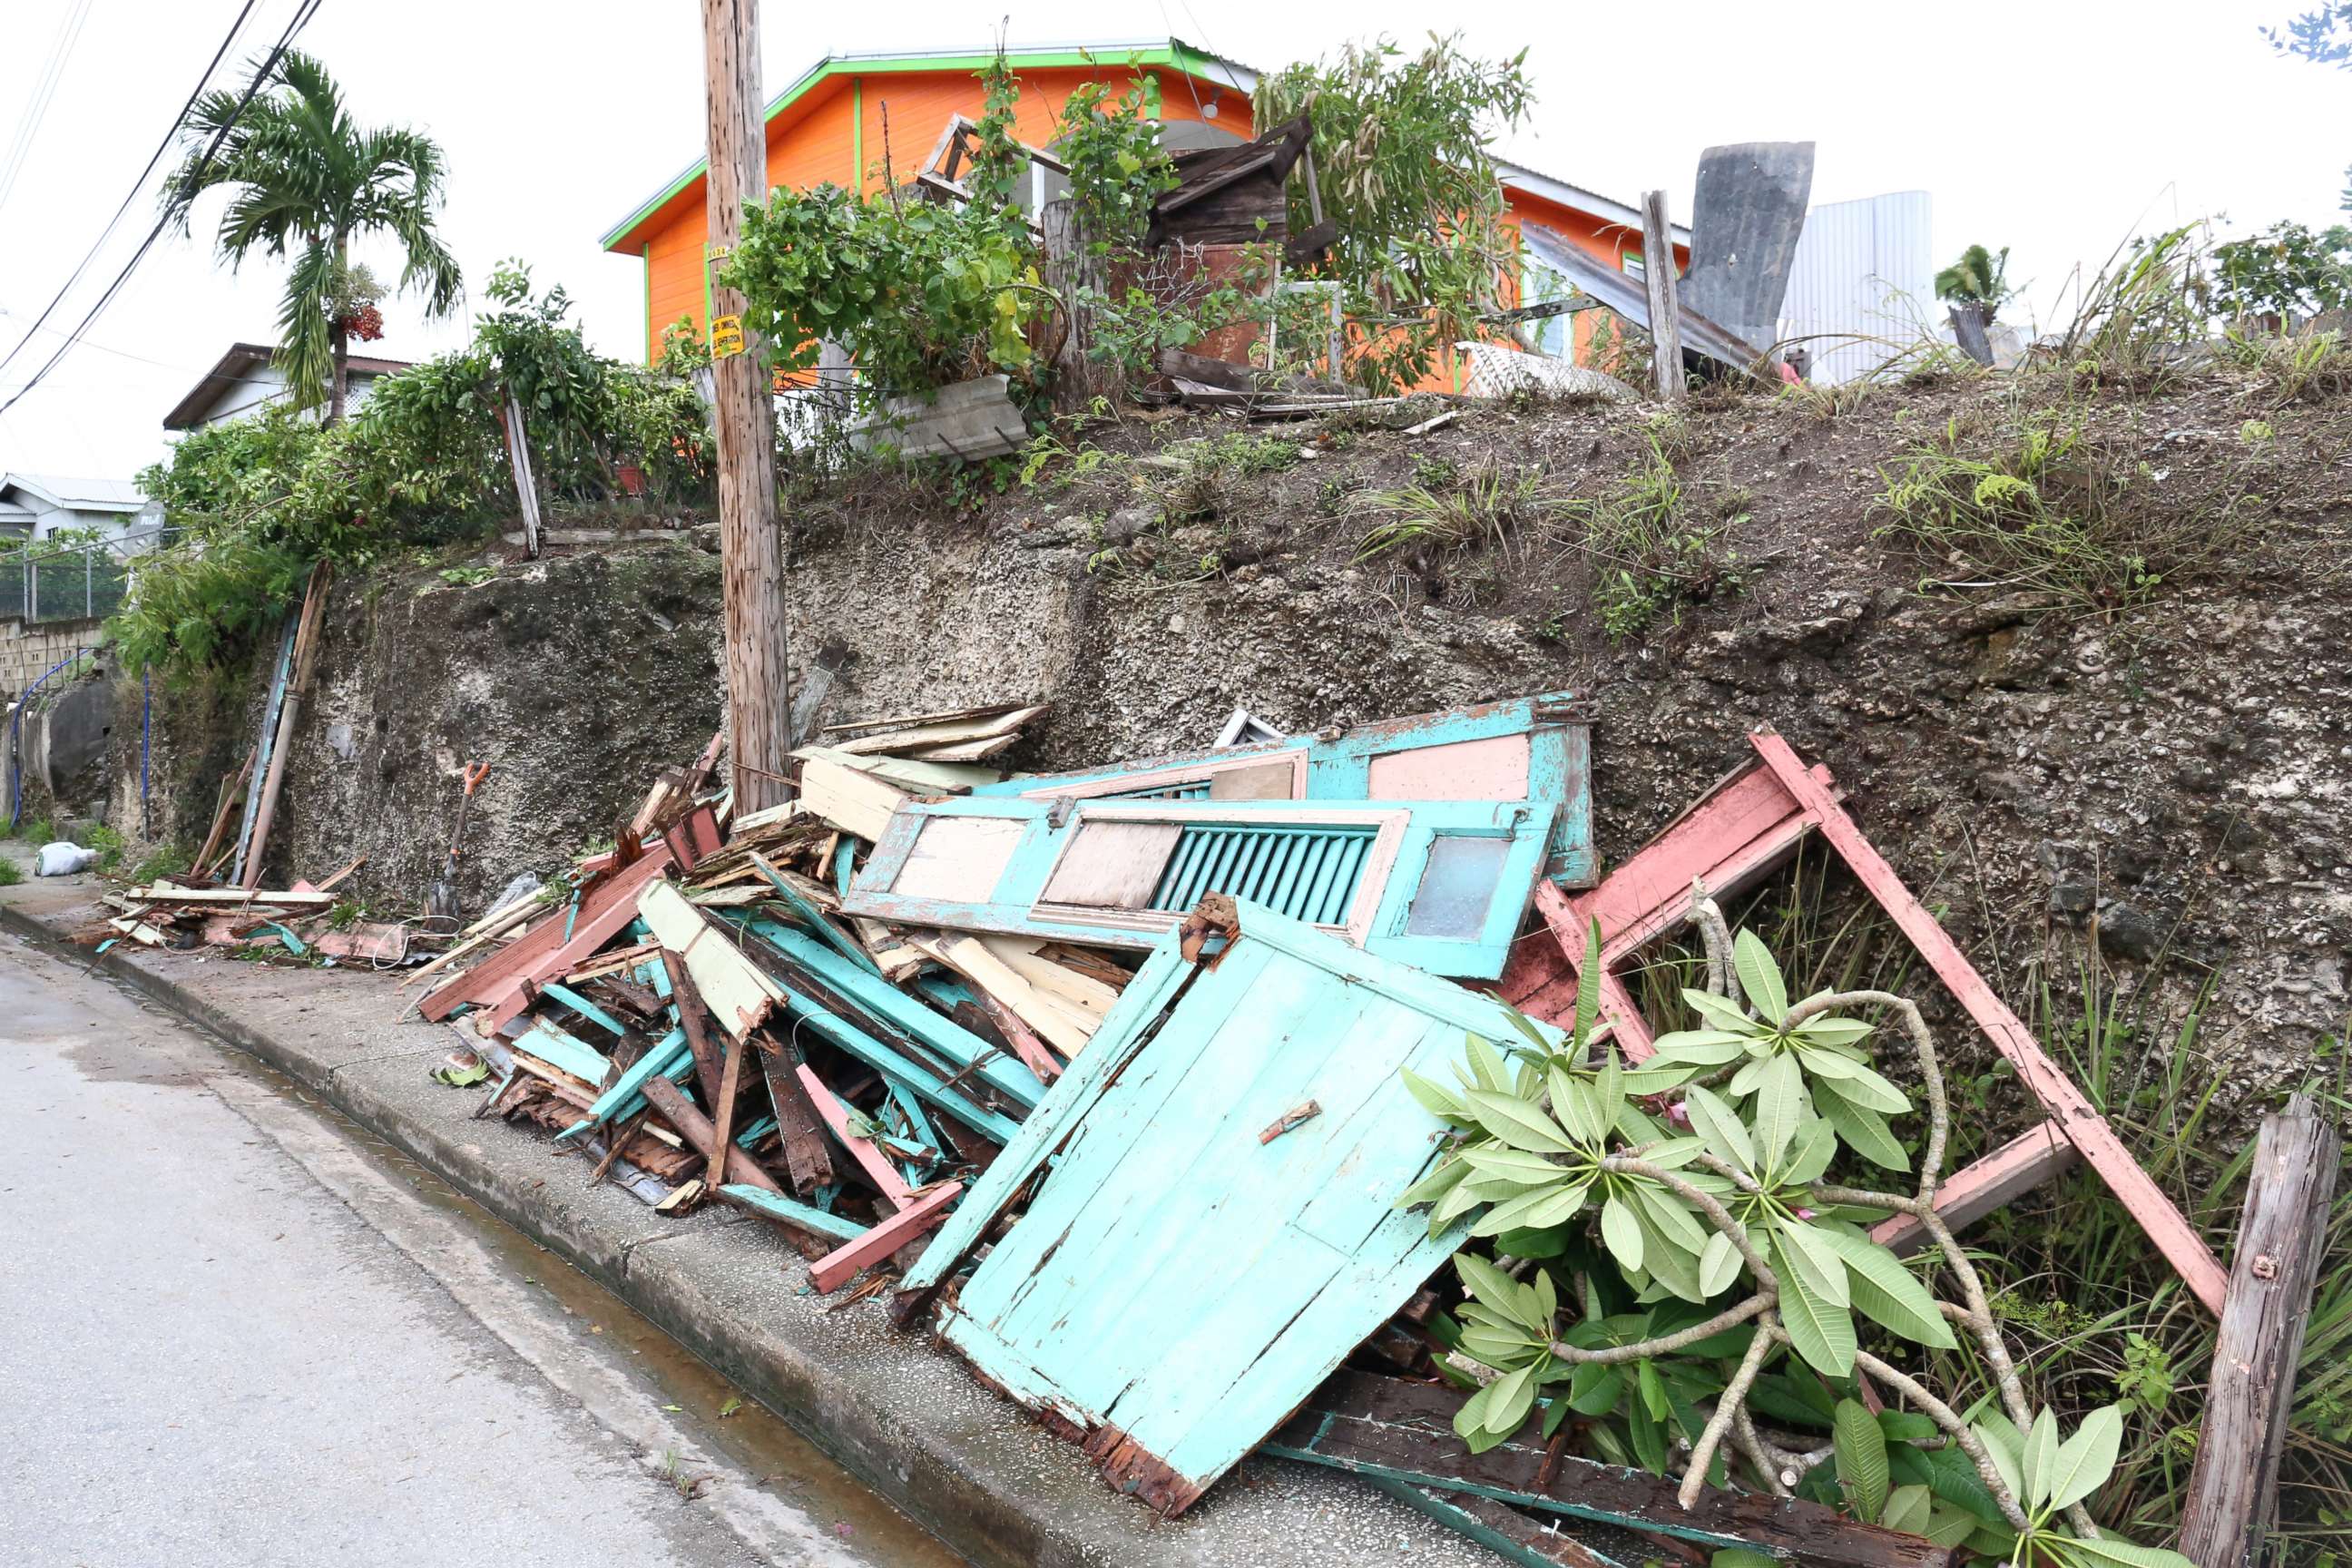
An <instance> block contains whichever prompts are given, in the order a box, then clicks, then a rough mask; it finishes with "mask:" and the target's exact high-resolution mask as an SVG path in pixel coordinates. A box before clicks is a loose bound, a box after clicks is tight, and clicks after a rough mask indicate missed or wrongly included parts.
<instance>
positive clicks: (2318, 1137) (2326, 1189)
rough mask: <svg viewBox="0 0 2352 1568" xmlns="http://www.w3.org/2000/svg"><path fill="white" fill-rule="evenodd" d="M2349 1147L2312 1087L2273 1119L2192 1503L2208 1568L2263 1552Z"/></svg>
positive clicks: (2262, 1140)
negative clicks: (2342, 1148)
mask: <svg viewBox="0 0 2352 1568" xmlns="http://www.w3.org/2000/svg"><path fill="white" fill-rule="evenodd" d="M2338 1156H2339V1142H2338V1140H2337V1138H2336V1130H2335V1128H2333V1127H2332V1126H2330V1125H2329V1124H2328V1123H2327V1122H2326V1121H2323V1120H2322V1119H2321V1118H2320V1117H2318V1116H2317V1115H2316V1114H2315V1113H2314V1110H2313V1107H2312V1102H2311V1097H2310V1096H2308V1095H2305V1094H2296V1095H2293V1096H2290V1097H2289V1098H2288V1100H2287V1102H2286V1105H2285V1108H2284V1110H2275V1111H2273V1112H2272V1113H2271V1114H2270V1115H2268V1116H2265V1117H2264V1118H2263V1125H2262V1131H2260V1132H2259V1133H2258V1134H2257V1135H2256V1137H2255V1140H2254V1163H2253V1167H2252V1172H2251V1173H2250V1175H2249V1179H2248V1181H2247V1184H2246V1203H2245V1210H2244V1213H2243V1215H2242V1218H2241V1219H2240V1221H2239V1225H2238V1241H2237V1247H2236V1251H2235V1256H2234V1257H2233V1258H2232V1259H2231V1269H2230V1289H2229V1295H2228V1297H2227V1298H2226V1299H2225V1300H2224V1301H2223V1304H2222V1309H2221V1331H2220V1333H2219V1335H2218V1336H2217V1337H2216V1339H2215V1342H2214V1345H2213V1375H2212V1378H2211V1380H2210V1383H2209V1384H2208V1385H2207V1386H2208V1389H2209V1393H2208V1394H2207V1398H2206V1405H2205V1424H2204V1428H2203V1432H2202V1435H2201V1436H2200V1437H2199V1438H2198V1442H2197V1467H2196V1468H2195V1470H2194V1471H2193V1472H2191V1474H2190V1476H2189V1501H2188V1504H2187V1506H2186V1507H2185V1508H2183V1509H2182V1510H2181V1520H2182V1523H2181V1528H2180V1550H2181V1552H2182V1553H2183V1554H2184V1555H2185V1556H2187V1557H2188V1558H2189V1561H2191V1562H2192V1563H2196V1564H2197V1565H2198V1568H2251V1565H2252V1564H2253V1563H2257V1562H2260V1561H2261V1560H2262V1551H2263V1533H2264V1531H2265V1530H2266V1529H2267V1528H2268V1526H2269V1524H2270V1521H2271V1520H2272V1518H2273V1515H2274V1514H2275V1513H2276V1511H2277V1507H2278V1502H2277V1491H2278V1474H2279V1452H2280V1449H2281V1447H2282V1446H2283V1445H2284V1442H2285V1441H2286V1429H2287V1421H2288V1417H2289V1415H2290V1414H2291V1413H2292V1412H2293V1410H2294V1375H2295V1370H2296V1367H2297V1365H2298V1363H2300V1362H2301V1361H2302V1359H2303V1338H2304V1331H2305V1327H2306V1326H2307V1323H2308V1321H2309V1318H2310V1314H2311V1292H2312V1288H2313V1286H2314V1284H2315V1282H2316V1280H2317V1279H2318V1275H2319V1263H2320V1258H2321V1256H2322V1254H2324V1253H2325V1252H2326V1247H2327V1220H2328V1214H2329V1209H2330V1205H2331V1204H2332V1202H2333V1200H2334V1198H2335V1195H2336V1168H2337V1163H2338Z"/></svg>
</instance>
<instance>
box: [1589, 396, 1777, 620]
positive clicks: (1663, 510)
mask: <svg viewBox="0 0 2352 1568" xmlns="http://www.w3.org/2000/svg"><path fill="white" fill-rule="evenodd" d="M1643 440H1644V443H1645V449H1644V451H1643V456H1642V459H1641V461H1640V462H1639V463H1638V464H1636V465H1635V467H1634V468H1633V472H1632V473H1631V474H1630V475H1628V476H1627V477H1626V478H1625V479H1623V480H1622V481H1621V482H1619V483H1618V484H1617V485H1615V486H1613V487H1612V489H1609V490H1608V491H1606V492H1605V493H1603V494H1602V495H1601V496H1600V497H1598V498H1597V499H1590V500H1581V501H1578V502H1575V503H1572V504H1571V505H1570V509H1569V510H1571V511H1573V512H1574V513H1575V514H1576V515H1578V516H1580V517H1581V518H1582V520H1583V521H1584V525H1585V540H1584V542H1585V550H1586V552H1587V553H1588V554H1589V555H1590V556H1591V559H1592V570H1593V576H1592V605H1593V608H1594V609H1595V610H1596V611H1597V612H1599V614H1600V616H1601V630H1602V631H1603V632H1605V633H1606V634H1607V635H1608V637H1610V638H1611V639H1612V641H1618V640H1622V639H1623V638H1626V637H1635V636H1638V635H1640V634H1641V633H1642V632H1644V631H1646V630H1648V629H1649V627H1650V626H1652V624H1654V622H1656V621H1657V620H1658V619H1659V618H1660V617H1661V616H1664V617H1668V618H1672V617H1675V616H1678V615H1679V614H1680V612H1681V608H1682V606H1683V605H1685V604H1703V603H1705V602H1706V601H1707V600H1709V599H1711V598H1713V597H1714V596H1715V595H1716V594H1717V593H1718V592H1721V593H1727V594H1736V593H1738V591H1739V590H1740V589H1741V588H1742V587H1743V586H1744V585H1745V584H1746V583H1747V580H1748V568H1747V566H1746V565H1745V564H1744V563H1742V561H1741V559H1740V556H1739V552H1738V550H1737V549H1736V548H1734V547H1733V545H1732V543H1731V531H1732V530H1733V529H1734V528H1736V527H1737V526H1738V525H1739V524H1740V523H1742V522H1744V521H1747V511H1746V501H1747V497H1746V495H1745V494H1744V493H1743V492H1741V491H1739V490H1737V489H1725V488H1722V487H1708V486H1706V485H1702V484H1697V483H1694V482H1693V481H1691V480H1689V479H1685V478H1684V476H1683V474H1682V472H1681V470H1680V469H1678V468H1676V467H1675V460H1676V458H1677V456H1678V455H1681V454H1682V453H1684V452H1685V451H1686V450H1687V447H1688V443H1689V434H1688V428H1687V426H1685V425H1683V424H1682V423H1681V422H1679V421H1674V420H1668V421H1661V422H1654V423H1653V424H1652V425H1651V426H1649V427H1648V428H1647V429H1646V430H1644V431H1643Z"/></svg>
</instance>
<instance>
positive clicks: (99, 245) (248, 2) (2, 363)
mask: <svg viewBox="0 0 2352 1568" xmlns="http://www.w3.org/2000/svg"><path fill="white" fill-rule="evenodd" d="M255 4H256V0H245V7H244V9H243V10H240V11H239V12H237V14H236V21H235V22H234V23H232V24H231V25H230V26H229V30H228V36H227V37H224V38H223V39H221V42H220V47H219V48H217V49H215V50H214V51H213V58H212V61H211V63H210V64H208V65H206V66H205V72H204V75H202V76H200V77H198V78H197V79H196V85H195V86H194V88H192V89H189V92H188V101H187V102H185V103H184V104H182V105H180V112H179V113H177V114H175V115H173V117H172V126H171V129H170V130H168V131H166V132H164V133H163V141H162V142H159V143H158V144H157V145H156V148H155V151H154V153H152V155H151V156H150V157H149V158H148V160H147V166H146V167H145V168H143V169H142V170H140V171H139V178H138V179H136V180H134V181H132V182H131V189H130V191H129V192H128V193H127V194H126V195H124V196H123V198H122V205H121V206H118V207H116V208H115V209H114V216H112V217H110V218H108V219H107V220H106V227H105V228H104V229H102V230H100V233H99V237H98V239H97V241H96V243H94V244H92V245H91V246H90V247H89V251H88V252H87V253H86V254H84V256H83V257H82V258H81V259H80V260H79V262H76V263H75V264H74V269H73V271H72V273H71V274H70V275H68V277H67V279H66V280H65V283H64V285H63V286H62V287H61V288H59V289H58V291H57V293H56V295H55V296H54V297H53V298H52V299H51V300H49V302H48V303H47V305H45V306H43V307H42V308H41V313H40V315H39V316H38V317H37V318H36V319H35V320H34V321H33V324H32V325H31V326H30V327H28V328H26V331H25V335H24V336H23V337H22V338H19V339H18V340H17V341H16V347H15V348H13V349H10V350H9V351H8V353H7V357H6V358H5V359H0V370H6V369H7V368H8V366H9V365H10V364H11V363H14V362H15V360H16V356H17V355H18V354H20V353H24V352H25V345H26V343H29V342H32V341H33V334H34V333H35V332H37V331H40V330H41V328H42V326H43V325H44V324H45V323H46V322H47V321H48V319H49V317H50V316H51V315H52V314H54V313H55V312H56V310H57V308H58V305H59V304H60V303H62V302H63V301H64V300H65V297H66V296H67V294H68V293H70V292H71V291H72V289H73V287H74V285H75V284H77V283H79V282H80V281H81V279H82V274H83V273H85V272H87V271H89V266H90V263H92V262H94V261H96V260H97V259H98V253H99V252H100V250H102V249H104V248H105V247H106V242H107V241H108V240H110V239H111V238H113V237H114V230H115V227H116V226H118V225H119V224H121V222H122V218H123V215H124V214H126V213H128V212H129V211H130V210H131V203H133V202H135V201H137V200H138V199H139V193H140V192H141V191H142V190H144V189H145V188H146V185H147V176H149V175H150V174H153V173H154V172H155V166H156V165H157V164H158V163H162V162H163V155H164V154H165V153H169V152H170V151H171V150H172V143H173V141H174V140H175V139H176V138H177V137H178V136H179V134H180V127H181V126H182V125H183V124H184V123H186V121H187V118H188V110H192V109H194V107H195V106H196V100H197V99H198V98H200V97H202V96H203V95H204V90H205V85H206V84H207V83H209V82H210V81H211V80H212V78H213V72H215V71H216V70H218V69H219V68H220V63H221V61H222V60H224V59H226V58H227V57H228V52H229V50H230V49H232V48H234V47H236V38H237V35H238V34H239V33H242V32H243V31H244V30H245V24H246V21H247V18H248V17H250V16H252V15H253V7H254V5H255Z"/></svg>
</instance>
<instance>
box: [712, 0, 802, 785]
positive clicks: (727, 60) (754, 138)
mask: <svg viewBox="0 0 2352 1568" xmlns="http://www.w3.org/2000/svg"><path fill="white" fill-rule="evenodd" d="M702 69H703V82H704V86H705V89H706V91H707V94H708V98H709V121H708V123H709V137H708V142H709V147H708V153H709V177H708V178H707V179H706V180H705V181H704V185H705V188H706V201H705V206H706V208H707V212H706V215H705V221H706V225H707V230H706V231H707V232H708V233H709V236H710V248H709V251H707V252H706V253H705V254H704V256H703V258H702V265H703V267H704V268H706V269H712V268H719V266H720V265H721V264H722V262H721V258H724V257H726V256H727V255H729V254H730V252H732V251H733V250H734V248H735V246H736V244H737V242H738V241H740V239H741V238H742V235H743V203H744V201H745V200H746V199H747V198H748V199H753V200H762V199H765V197H766V195H767V193H768V142H767V136H766V134H765V127H764V125H763V123H762V119H761V96H760V7H759V5H758V0H702ZM705 280H706V281H707V282H708V283H709V286H710V309H711V312H712V314H713V315H714V317H716V316H734V317H737V318H739V319H740V317H741V316H742V314H743V311H744V305H745V301H744V299H743V296H742V295H741V294H740V293H739V292H737V291H736V290H735V289H730V288H727V287H724V286H723V285H721V284H720V283H719V280H718V279H717V277H715V276H713V275H712V273H711V272H710V271H708V270H707V271H706V273H705ZM706 325H708V323H706ZM710 370H711V395H712V396H711V401H712V408H711V423H712V425H713V426H715V428H716V430H717V435H718V448H719V450H718V462H717V468H718V479H719V561H720V563H721V565H722V574H723V576H724V578H725V587H726V592H725V600H726V612H727V642H726V658H727V712H728V717H729V721H730V724H731V726H732V730H731V735H730V739H731V741H732V744H731V745H730V747H729V748H728V755H729V761H730V763H731V764H732V770H731V771H732V773H733V784H734V801H735V809H736V810H737V811H739V812H744V813H750V812H754V811H760V810H762V809H764V808H766V807H768V806H772V805H780V804H781V803H782V802H783V801H784V800H786V799H788V798H789V797H790V795H791V791H790V788H789V787H788V786H787V785H786V784H784V783H783V782H782V780H783V777H784V770H785V769H786V768H787V767H788V766H789V765H790V763H789V759H790V757H791V755H792V749H793V737H792V721H791V718H790V714H791V712H792V691H791V669H790V667H789V663H788V654H789V648H788V647H787V639H786V634H785V625H786V623H785V617H784V535H783V529H782V526H780V524H779V523H778V521H777V517H776V435H775V411H774V408H773V406H772V404H771V402H770V399H769V390H768V361H767V355H766V354H765V353H763V352H761V346H760V345H759V343H758V342H756V341H754V340H753V339H752V337H751V335H750V334H748V333H747V334H746V335H745V337H744V341H743V342H742V344H741V347H740V351H739V352H736V353H726V354H721V355H719V357H718V358H717V359H715V360H713V361H712V362H711V366H710Z"/></svg>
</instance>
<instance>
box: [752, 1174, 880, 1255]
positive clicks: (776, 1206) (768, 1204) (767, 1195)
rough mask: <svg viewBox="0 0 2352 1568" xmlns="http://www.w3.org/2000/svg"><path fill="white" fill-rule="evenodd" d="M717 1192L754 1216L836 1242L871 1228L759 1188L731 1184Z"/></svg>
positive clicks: (846, 1239) (854, 1238)
mask: <svg viewBox="0 0 2352 1568" xmlns="http://www.w3.org/2000/svg"><path fill="white" fill-rule="evenodd" d="M719 1191H720V1192H722V1193H724V1194H727V1196H729V1197H730V1198H732V1199H733V1200H734V1201H735V1202H737V1203H739V1204H740V1205H743V1206H744V1207H745V1208H747V1209H751V1210H752V1211H753V1212H755V1213H758V1214H763V1215H768V1216H769V1217H771V1218H772V1219H780V1220H782V1221H784V1222H785V1223H787V1224H790V1225H796V1226H800V1228H801V1229H803V1230H809V1231H814V1232H815V1233H816V1234H817V1235H819V1236H829V1237H833V1238H834V1239H835V1241H856V1239H857V1238H858V1237H861V1236H864V1235H865V1234H866V1232H867V1231H868V1230H870V1229H871V1228H873V1227H872V1226H863V1225H859V1224H858V1223H857V1222H856V1220H849V1219H844V1218H842V1217H841V1215H837V1214H827V1213H826V1212H825V1211H824V1210H823V1209H821V1208H813V1207H811V1206H810V1205H807V1204H804V1203H798V1202H795V1201H794V1200H793V1199H791V1198H788V1197H785V1196H783V1195H782V1194H779V1193H772V1192H769V1191H767V1190H766V1189H764V1188H761V1187H745V1186H737V1185H734V1184H729V1185H727V1186H723V1187H721V1188H719Z"/></svg>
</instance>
